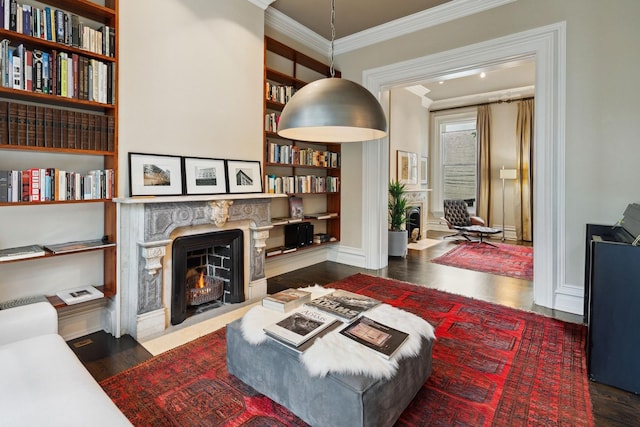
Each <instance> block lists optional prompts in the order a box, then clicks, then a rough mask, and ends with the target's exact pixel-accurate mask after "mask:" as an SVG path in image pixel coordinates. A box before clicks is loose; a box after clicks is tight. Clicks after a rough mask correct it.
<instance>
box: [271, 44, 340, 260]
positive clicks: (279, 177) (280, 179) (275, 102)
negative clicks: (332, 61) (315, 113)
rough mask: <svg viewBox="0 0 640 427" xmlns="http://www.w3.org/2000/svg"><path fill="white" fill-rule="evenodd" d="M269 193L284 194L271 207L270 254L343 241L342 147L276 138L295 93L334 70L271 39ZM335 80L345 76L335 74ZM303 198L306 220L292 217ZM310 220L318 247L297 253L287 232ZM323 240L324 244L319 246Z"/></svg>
mask: <svg viewBox="0 0 640 427" xmlns="http://www.w3.org/2000/svg"><path fill="white" fill-rule="evenodd" d="M264 70H265V72H264V82H265V93H264V143H263V152H264V157H263V165H264V174H265V180H264V182H265V185H264V188H265V192H266V193H275V194H283V195H286V196H288V197H283V198H276V199H274V200H273V202H272V205H271V214H272V217H273V218H274V219H273V221H272V223H273V225H274V228H273V229H272V230H271V232H270V237H269V240H268V241H267V247H268V248H269V249H268V250H267V256H268V258H271V257H273V256H280V255H284V254H288V253H292V252H297V251H298V250H302V249H306V248H312V247H317V246H319V245H323V244H327V243H332V242H337V241H339V240H340V179H341V176H340V164H341V149H340V144H335V143H317V142H313V143H310V142H304V141H295V140H290V139H286V138H282V137H280V136H279V135H278V134H277V130H278V121H279V118H280V114H281V113H282V110H283V109H284V107H285V105H286V103H287V102H288V101H289V99H291V97H292V96H293V95H294V94H295V92H296V91H297V90H298V89H300V88H302V87H303V86H304V85H306V84H307V83H309V82H311V81H314V80H317V79H320V78H324V77H328V76H330V71H331V70H330V67H329V66H328V65H327V64H325V63H323V62H321V61H318V60H316V59H314V58H312V57H310V56H308V55H306V54H304V53H302V52H300V51H297V50H295V49H293V48H291V47H289V46H287V45H285V44H283V43H281V42H279V41H277V40H275V39H273V38H271V37H268V36H267V37H265V67H264ZM335 77H340V72H339V71H335ZM290 197H296V198H299V199H301V200H302V209H303V218H302V219H300V218H298V219H296V220H294V221H287V220H286V218H290V217H291V212H290V206H289V198H290ZM300 221H304V222H310V223H311V224H312V225H313V232H314V234H317V235H320V236H321V237H322V239H320V236H318V239H314V240H316V241H315V242H314V243H313V244H311V245H308V246H303V247H299V248H297V249H296V250H292V248H289V247H287V248H285V237H284V235H285V231H284V228H285V227H286V226H287V225H288V224H290V223H295V222H300ZM319 240H322V242H321V243H318V241H319Z"/></svg>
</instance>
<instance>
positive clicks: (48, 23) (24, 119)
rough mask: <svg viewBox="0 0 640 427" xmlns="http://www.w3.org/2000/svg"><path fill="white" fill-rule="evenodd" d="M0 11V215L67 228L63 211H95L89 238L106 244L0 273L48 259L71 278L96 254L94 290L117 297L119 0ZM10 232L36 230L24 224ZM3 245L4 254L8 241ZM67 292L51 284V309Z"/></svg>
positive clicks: (50, 1) (76, 0)
mask: <svg viewBox="0 0 640 427" xmlns="http://www.w3.org/2000/svg"><path fill="white" fill-rule="evenodd" d="M1 6H2V10H0V69H1V71H2V72H1V74H0V150H1V151H2V152H3V154H2V157H3V159H2V161H1V162H0V171H2V172H0V192H1V193H0V209H2V210H11V209H14V210H20V212H25V216H26V217H28V218H33V217H37V216H38V215H40V214H39V212H43V213H42V215H47V216H48V217H51V216H56V215H59V216H60V217H59V220H60V221H65V222H71V223H72V222H73V221H74V218H73V215H72V214H71V215H70V211H71V212H72V213H73V211H74V209H69V208H68V207H69V206H78V207H80V206H84V205H87V206H91V205H93V206H96V205H94V204H100V205H101V206H100V207H99V209H100V210H103V212H101V214H100V215H99V216H100V221H96V224H95V230H90V231H91V232H92V233H93V234H94V236H91V238H92V239H95V240H97V241H100V242H104V244H103V245H86V248H81V247H79V248H77V250H74V251H72V252H65V253H55V252H51V251H46V250H45V253H44V254H42V255H39V256H25V257H24V258H20V257H17V259H11V260H8V261H1V262H0V272H1V271H2V270H1V269H2V266H4V265H5V264H14V263H17V262H20V263H36V262H40V263H39V264H34V265H35V266H36V267H37V268H38V269H41V268H46V266H47V265H50V264H49V263H46V264H42V263H41V261H40V260H42V259H51V258H55V260H56V264H57V263H64V265H65V266H68V268H69V271H72V269H73V268H74V257H76V256H78V255H79V254H85V253H88V252H95V251H100V252H102V253H103V256H102V257H101V258H102V260H101V268H102V269H103V283H102V284H96V286H97V287H99V288H100V290H101V291H102V292H103V293H104V296H105V297H112V296H114V295H115V294H116V293H117V288H116V283H117V282H116V261H117V254H116V207H115V204H114V203H113V202H112V200H111V199H112V198H113V197H115V191H116V188H117V179H118V141H117V135H118V132H117V128H118V106H117V81H118V79H117V74H118V70H117V61H118V0H104V1H103V2H100V3H97V2H93V1H89V0H38V1H37V2H36V1H33V2H31V1H30V0H25V1H23V2H13V1H11V2H10V1H6V2H2V3H1ZM16 185H17V186H19V188H18V189H16V188H15V186H16ZM43 209H45V211H42V210H43ZM56 209H59V210H61V212H59V213H56ZM78 210H83V209H78ZM44 212H46V214H45V213H44ZM14 216H15V215H14ZM2 226H3V227H7V226H9V225H8V224H3V225H2ZM11 226H13V227H29V228H33V227H39V226H40V224H39V223H38V222H33V221H27V220H25V221H24V222H22V223H20V222H18V223H16V224H12V225H11ZM83 232H84V233H85V234H86V233H87V230H86V229H84V230H83ZM75 241H86V236H85V235H83V236H73V235H70V236H68V242H69V243H74V242H75ZM14 243H15V245H14V246H26V245H30V244H35V243H42V242H14ZM50 243H56V244H64V243H65V242H50ZM2 246H3V247H2V248H1V249H5V248H6V247H5V243H4V242H3V245H2ZM80 256H82V255H80ZM56 268H60V265H56ZM65 268H66V267H65ZM87 285H90V283H87ZM91 285H93V283H91ZM52 288H54V289H55V291H51V289H52ZM67 288H69V284H68V283H65V282H64V280H62V281H61V282H60V283H55V284H53V286H52V284H50V283H49V284H48V289H49V292H48V293H47V295H46V296H47V298H48V299H49V301H50V302H52V303H53V304H54V306H56V307H57V308H60V307H64V306H65V304H64V302H63V301H62V300H60V298H58V297H57V296H55V293H56V291H61V290H64V289H67ZM36 293H38V289H34V294H36ZM4 299H6V297H5V296H4V295H2V291H0V300H4Z"/></svg>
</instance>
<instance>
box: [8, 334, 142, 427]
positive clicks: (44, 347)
mask: <svg viewBox="0 0 640 427" xmlns="http://www.w3.org/2000/svg"><path fill="white" fill-rule="evenodd" d="M0 366H2V372H1V373H0V376H1V379H0V423H1V424H2V425H10V426H44V425H46V426H87V425H91V426H120V425H127V426H130V425H131V424H130V423H129V421H128V420H127V418H126V417H125V416H124V415H123V414H122V412H120V410H119V409H118V408H117V407H116V405H115V404H114V403H113V402H112V401H111V399H110V398H109V397H108V396H107V395H106V394H105V393H104V391H103V390H102V388H100V386H99V385H98V383H97V382H96V381H95V380H94V379H93V377H92V376H91V374H89V372H88V371H87V370H86V369H85V367H84V366H83V365H82V363H81V362H80V361H79V360H78V358H77V357H76V355H75V354H74V353H73V351H71V349H70V348H69V346H68V345H67V343H66V342H65V341H64V340H63V339H62V337H61V336H60V335H57V334H47V335H41V336H38V337H34V338H30V339H25V340H21V341H17V342H14V343H10V344H5V345H2V346H0Z"/></svg>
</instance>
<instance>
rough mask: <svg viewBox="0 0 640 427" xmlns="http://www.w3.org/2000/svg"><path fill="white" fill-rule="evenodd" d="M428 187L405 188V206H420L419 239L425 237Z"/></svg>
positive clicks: (427, 215) (427, 213)
mask: <svg viewBox="0 0 640 427" xmlns="http://www.w3.org/2000/svg"><path fill="white" fill-rule="evenodd" d="M430 191H431V189H430V188H420V189H415V190H405V194H406V198H407V207H411V206H419V207H420V223H421V224H420V239H426V238H427V220H428V217H429V192H430Z"/></svg>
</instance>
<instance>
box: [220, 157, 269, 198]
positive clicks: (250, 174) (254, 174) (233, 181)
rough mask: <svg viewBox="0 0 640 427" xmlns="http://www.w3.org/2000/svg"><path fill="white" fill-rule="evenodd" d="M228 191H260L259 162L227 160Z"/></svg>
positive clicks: (260, 175)
mask: <svg viewBox="0 0 640 427" xmlns="http://www.w3.org/2000/svg"><path fill="white" fill-rule="evenodd" d="M227 177H228V180H229V193H262V173H261V172H260V162H258V161H249V160H227Z"/></svg>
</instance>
